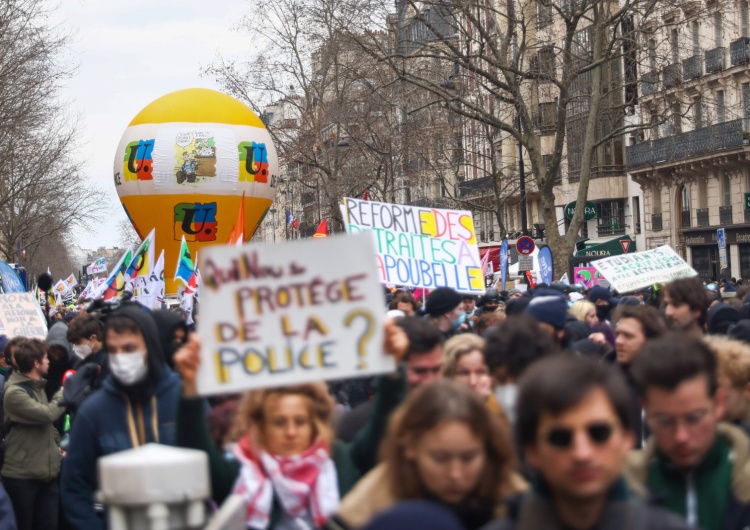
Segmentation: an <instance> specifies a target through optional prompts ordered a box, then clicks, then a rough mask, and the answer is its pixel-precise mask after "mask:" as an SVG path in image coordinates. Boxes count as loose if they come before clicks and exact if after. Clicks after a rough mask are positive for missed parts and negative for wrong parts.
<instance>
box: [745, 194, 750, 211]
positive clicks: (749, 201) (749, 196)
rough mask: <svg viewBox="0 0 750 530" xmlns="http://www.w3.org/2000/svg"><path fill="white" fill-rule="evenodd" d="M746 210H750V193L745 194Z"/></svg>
mask: <svg viewBox="0 0 750 530" xmlns="http://www.w3.org/2000/svg"><path fill="white" fill-rule="evenodd" d="M745 210H750V193H746V194H745Z"/></svg>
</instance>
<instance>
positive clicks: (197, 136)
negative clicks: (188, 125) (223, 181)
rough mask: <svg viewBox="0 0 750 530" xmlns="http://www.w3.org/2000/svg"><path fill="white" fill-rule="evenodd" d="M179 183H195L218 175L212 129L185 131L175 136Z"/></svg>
mask: <svg viewBox="0 0 750 530" xmlns="http://www.w3.org/2000/svg"><path fill="white" fill-rule="evenodd" d="M175 144H176V146H177V147H176V149H175V161H176V163H175V168H174V176H175V180H176V181H177V184H184V183H189V184H195V183H196V182H200V181H202V180H203V179H204V178H208V177H215V176H216V140H215V138H214V134H213V132H210V131H183V132H180V133H178V134H177V135H176V137H175Z"/></svg>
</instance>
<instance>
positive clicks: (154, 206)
mask: <svg viewBox="0 0 750 530" xmlns="http://www.w3.org/2000/svg"><path fill="white" fill-rule="evenodd" d="M113 173H114V181H115V186H116V188H117V193H118V195H119V196H120V201H121V202H122V205H123V208H125V212H126V213H127V215H128V217H129V219H130V221H131V222H132V224H133V226H134V227H135V229H136V231H137V232H138V234H139V235H140V236H141V238H143V237H144V236H145V235H146V234H148V233H149V232H150V231H151V229H153V228H155V229H156V248H157V249H161V248H163V249H164V250H165V264H166V268H167V270H169V269H170V268H171V267H172V265H171V264H174V263H176V260H177V255H178V253H179V248H180V242H181V240H182V238H183V237H185V240H186V241H188V242H189V243H190V249H191V251H198V252H200V249H201V247H202V246H203V245H211V244H225V243H226V242H227V240H228V238H229V235H230V232H231V230H232V227H233V226H234V223H235V221H236V219H237V214H238V211H239V208H240V203H241V202H242V201H243V194H244V206H245V227H244V238H245V241H248V240H249V239H250V238H251V237H252V236H253V234H254V233H255V230H256V229H257V228H258V224H259V223H260V221H261V220H262V219H263V216H264V215H265V214H266V212H267V210H268V209H269V208H270V207H271V203H272V201H273V197H274V193H275V189H274V187H273V186H272V185H271V183H273V182H275V178H274V176H275V175H277V174H278V157H277V154H276V149H275V147H274V145H273V142H272V141H271V135H270V134H269V132H268V130H267V129H266V127H265V125H264V124H263V122H262V121H261V120H260V118H259V117H258V116H257V115H256V114H255V113H254V112H253V111H252V110H250V108H248V107H247V106H246V105H245V104H243V103H242V102H240V101H238V100H237V99H235V98H233V97H231V96H228V95H226V94H222V93H221V92H218V91H215V90H209V89H202V88H192V89H186V90H179V91H177V92H172V93H170V94H167V95H165V96H162V97H161V98H159V99H157V100H155V101H153V102H152V103H150V104H149V105H147V106H146V107H145V108H144V109H143V110H141V112H139V113H138V114H137V115H136V116H135V118H133V120H132V121H131V122H130V124H129V125H128V127H127V129H126V130H125V132H124V133H123V135H122V139H121V140H120V144H119V145H118V147H117V153H116V154H115V163H114V172H113ZM166 276H167V278H166V280H167V292H168V293H176V292H177V284H176V283H175V282H173V281H171V280H172V278H170V276H171V274H170V273H167V275H166Z"/></svg>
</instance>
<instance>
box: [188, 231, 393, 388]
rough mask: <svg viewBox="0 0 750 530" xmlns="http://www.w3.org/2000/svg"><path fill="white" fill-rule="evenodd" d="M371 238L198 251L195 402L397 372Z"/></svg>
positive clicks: (346, 238) (330, 238) (331, 239)
mask: <svg viewBox="0 0 750 530" xmlns="http://www.w3.org/2000/svg"><path fill="white" fill-rule="evenodd" d="M375 260H376V258H375V250H374V248H373V244H372V238H371V237H370V235H369V234H360V235H356V236H332V237H328V238H325V239H311V240H305V241H297V242H294V243H287V244H283V245H267V244H250V245H244V246H239V247H237V246H213V247H208V248H206V249H205V250H204V251H202V252H201V255H200V263H199V269H200V271H201V279H202V281H203V283H202V286H201V309H200V319H199V322H198V334H199V336H200V338H201V341H202V344H203V348H202V354H201V355H202V359H201V367H200V370H199V371H198V380H197V383H198V391H199V393H200V394H202V395H210V394H218V393H225V392H236V391H240V390H249V389H254V388H261V387H273V386H282V385H290V384H299V383H306V382H311V381H320V380H324V379H340V378H346V377H360V376H366V375H370V374H376V373H383V372H389V371H392V370H394V369H395V365H394V361H393V358H392V357H390V356H387V355H385V354H384V353H383V350H382V344H383V329H382V321H383V314H384V310H383V306H384V299H383V289H382V287H381V285H380V281H379V278H378V273H377V270H376V268H375V266H374V264H375Z"/></svg>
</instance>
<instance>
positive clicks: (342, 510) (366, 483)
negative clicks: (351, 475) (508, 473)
mask: <svg viewBox="0 0 750 530" xmlns="http://www.w3.org/2000/svg"><path fill="white" fill-rule="evenodd" d="M501 489H502V496H501V497H505V496H507V495H513V494H516V493H521V492H523V491H525V490H526V489H527V484H526V482H525V481H524V480H523V479H522V478H521V476H520V475H516V474H513V475H512V477H511V484H502V485H501ZM398 501H399V499H397V498H396V497H395V496H394V495H393V492H392V491H391V487H390V477H389V476H388V467H387V466H386V464H379V465H378V466H377V467H375V468H374V469H373V470H372V471H370V472H369V473H368V474H367V475H365V476H364V477H362V479H361V480H360V481H359V482H358V483H357V485H356V486H355V487H354V489H352V490H351V491H350V492H349V494H348V495H347V496H346V497H344V498H343V499H342V501H341V504H340V505H339V510H338V513H337V514H336V517H337V518H338V519H340V520H341V521H342V522H343V523H344V524H346V526H347V527H348V528H354V529H357V528H362V527H363V526H365V525H366V524H367V523H369V522H370V521H371V520H372V519H373V518H374V517H375V516H376V515H378V514H379V513H381V512H383V511H385V510H387V509H388V508H390V507H391V506H393V505H394V504H396V503H397V502H398ZM504 510H505V506H504V504H502V503H498V505H497V506H496V509H495V512H496V513H495V515H496V516H497V517H502V516H504Z"/></svg>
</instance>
